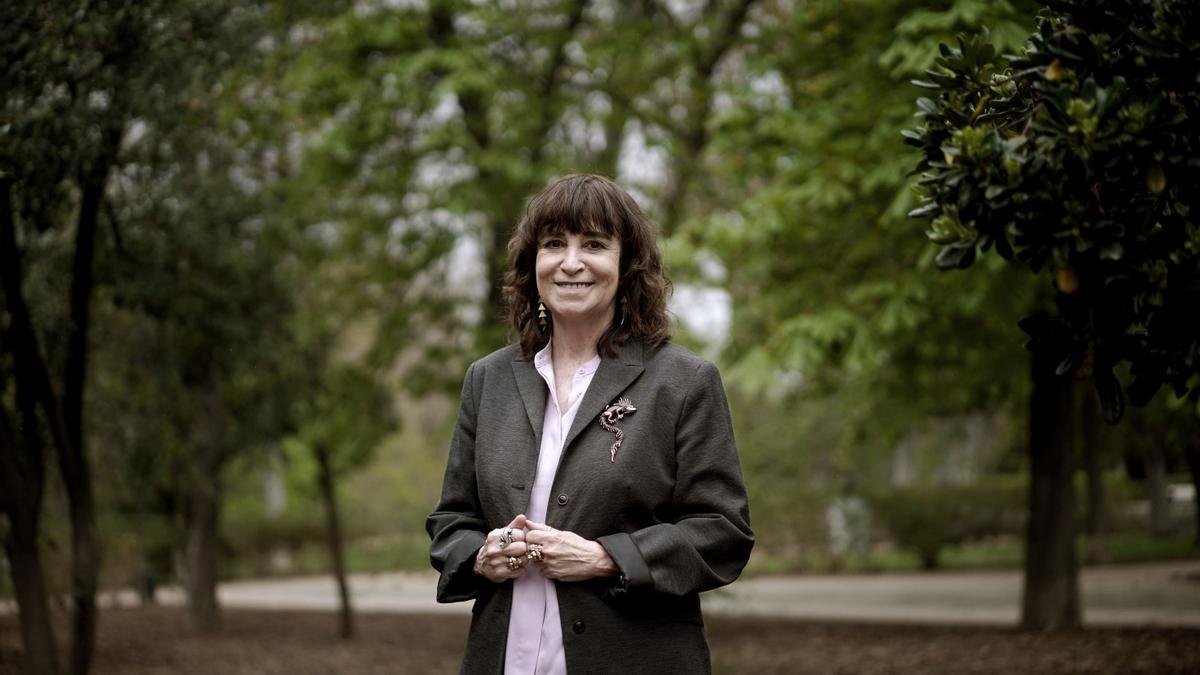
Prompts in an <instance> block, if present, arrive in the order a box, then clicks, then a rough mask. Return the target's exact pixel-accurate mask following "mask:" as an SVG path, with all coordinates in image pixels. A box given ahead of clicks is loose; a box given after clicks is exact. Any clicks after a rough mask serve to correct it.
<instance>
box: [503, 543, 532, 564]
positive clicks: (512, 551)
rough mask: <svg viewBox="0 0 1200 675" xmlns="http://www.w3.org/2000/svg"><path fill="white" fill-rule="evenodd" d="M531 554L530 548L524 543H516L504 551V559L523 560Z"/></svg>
mask: <svg viewBox="0 0 1200 675" xmlns="http://www.w3.org/2000/svg"><path fill="white" fill-rule="evenodd" d="M528 552H529V547H527V546H526V545H525V542H523V541H514V542H513V543H511V544H509V545H508V546H507V547H505V549H504V559H505V560H508V558H509V556H513V557H516V558H523V557H525V554H526V553H528Z"/></svg>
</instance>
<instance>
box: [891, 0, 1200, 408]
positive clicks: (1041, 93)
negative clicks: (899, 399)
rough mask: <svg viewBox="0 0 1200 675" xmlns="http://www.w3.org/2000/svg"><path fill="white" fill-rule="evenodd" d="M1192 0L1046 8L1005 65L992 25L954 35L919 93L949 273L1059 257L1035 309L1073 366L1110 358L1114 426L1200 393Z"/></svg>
mask: <svg viewBox="0 0 1200 675" xmlns="http://www.w3.org/2000/svg"><path fill="white" fill-rule="evenodd" d="M1196 18H1197V9H1196V7H1195V4H1194V3H1191V2H1178V1H1174V0H1122V1H1119V2H1110V3H1103V4H1102V5H1100V6H1097V5H1096V4H1095V3H1091V2H1082V1H1075V0H1063V1H1055V2H1050V3H1048V8H1047V9H1046V10H1045V11H1044V12H1043V13H1042V14H1041V16H1040V19H1039V23H1038V29H1037V31H1036V32H1035V33H1034V34H1033V35H1032V36H1031V38H1030V40H1029V43H1028V46H1027V47H1026V48H1025V49H1024V50H1022V52H1021V53H1020V54H1018V55H1015V56H1008V57H1006V59H1005V60H1004V61H1002V60H1001V59H1000V58H999V57H998V55H997V50H996V49H995V48H994V47H993V46H992V45H991V44H990V43H989V41H988V35H987V33H986V32H984V33H982V34H979V35H974V36H972V37H969V38H968V37H960V38H959V41H958V47H957V48H951V47H948V46H945V45H943V46H942V47H941V54H940V56H939V57H938V58H937V60H936V62H935V64H934V67H933V68H931V69H929V70H928V71H927V77H926V79H925V80H920V81H916V82H915V84H917V85H918V86H920V87H923V88H925V89H928V90H929V91H930V92H931V96H932V98H921V99H920V100H918V102H917V107H918V109H919V113H918V117H919V119H920V122H921V124H920V126H918V127H917V129H916V130H914V131H908V132H906V133H905V135H906V137H907V140H908V142H909V143H910V144H912V145H914V146H916V147H918V148H920V149H921V151H922V153H923V154H924V157H923V159H922V160H921V162H920V164H919V165H918V166H917V168H916V170H915V171H916V172H920V173H921V178H920V180H919V181H918V183H917V190H918V193H919V194H920V195H921V199H922V203H921V205H920V206H919V207H918V208H916V209H914V210H913V211H912V213H911V215H914V216H919V217H926V218H930V219H931V223H930V226H929V230H928V236H929V238H930V239H931V240H933V241H934V242H935V243H936V244H938V245H940V246H941V247H942V249H941V252H940V253H939V254H938V258H937V263H938V266H939V267H942V268H945V269H952V268H959V269H962V268H966V267H969V266H971V265H972V264H973V263H974V261H975V258H976V252H977V251H986V250H989V249H990V248H992V247H995V250H996V252H997V253H998V254H999V255H1000V256H1001V257H1003V258H1005V259H1011V260H1015V261H1017V262H1019V263H1020V264H1021V265H1022V266H1024V267H1027V268H1028V269H1029V270H1031V271H1033V272H1035V273H1036V272H1039V271H1040V270H1042V269H1045V268H1047V267H1049V268H1051V269H1053V270H1056V284H1057V289H1058V293H1057V296H1056V304H1057V312H1056V313H1054V314H1038V315H1034V316H1031V317H1029V318H1027V319H1026V320H1025V321H1023V322H1022V327H1023V328H1024V329H1025V331H1026V332H1027V333H1028V334H1029V335H1030V337H1031V340H1030V349H1033V350H1036V351H1045V353H1047V354H1048V356H1050V357H1052V358H1053V359H1054V361H1055V362H1058V363H1059V366H1058V372H1059V373H1060V374H1061V373H1066V372H1074V371H1075V370H1076V369H1077V368H1078V367H1079V366H1080V365H1081V364H1084V363H1085V362H1087V363H1088V364H1089V365H1093V366H1094V374H1095V378H1096V386H1097V390H1098V393H1099V394H1100V397H1101V401H1102V403H1103V405H1104V410H1105V414H1106V416H1107V417H1108V419H1109V420H1110V421H1115V420H1116V419H1118V418H1119V417H1120V416H1121V414H1122V411H1123V401H1124V397H1123V395H1122V392H1121V388H1120V386H1119V384H1118V381H1117V378H1116V375H1115V374H1114V368H1115V367H1116V366H1117V365H1118V364H1121V363H1123V362H1128V363H1129V364H1130V365H1131V372H1132V375H1133V381H1132V382H1131V383H1130V385H1129V387H1128V395H1129V397H1130V399H1131V400H1132V401H1133V402H1134V403H1135V404H1138V405H1141V404H1144V403H1145V402H1146V401H1148V400H1149V399H1150V398H1151V397H1152V396H1153V395H1154V393H1155V392H1156V391H1157V390H1158V389H1159V387H1160V386H1161V385H1163V384H1169V385H1171V386H1172V387H1173V389H1174V391H1175V394H1176V395H1177V396H1180V397H1182V396H1184V395H1188V396H1189V399H1190V400H1192V401H1197V400H1200V332H1197V331H1196V330H1195V329H1194V328H1193V324H1194V322H1192V321H1191V320H1190V319H1191V316H1190V315H1191V313H1192V312H1193V311H1194V308H1195V307H1197V306H1200V283H1198V282H1197V280H1198V279H1200V227H1198V226H1197V224H1196V220H1195V215H1194V214H1195V208H1196V204H1195V200H1196V191H1195V189H1194V186H1195V185H1197V184H1200V165H1198V164H1197V163H1196V161H1195V157H1196V156H1197V152H1198V151H1200V135H1198V134H1197V132H1196V125H1195V124H1194V120H1195V119H1196V116H1197V115H1198V114H1200V86H1198V84H1197V81H1196V79H1195V77H1193V74H1194V71H1195V64H1196V62H1197V58H1198V57H1200V40H1198V39H1197V38H1196V35H1197V34H1198V29H1197V21H1196Z"/></svg>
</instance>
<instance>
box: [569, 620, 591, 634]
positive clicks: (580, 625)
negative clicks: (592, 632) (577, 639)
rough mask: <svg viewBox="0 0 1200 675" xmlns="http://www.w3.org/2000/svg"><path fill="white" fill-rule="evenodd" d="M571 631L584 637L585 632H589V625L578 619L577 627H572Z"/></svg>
mask: <svg viewBox="0 0 1200 675" xmlns="http://www.w3.org/2000/svg"><path fill="white" fill-rule="evenodd" d="M571 629H572V630H574V631H575V633H576V634H579V635H582V634H583V631H585V630H587V624H585V623H584V622H583V619H578V620H576V621H575V625H573V626H571Z"/></svg>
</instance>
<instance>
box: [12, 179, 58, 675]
mask: <svg viewBox="0 0 1200 675" xmlns="http://www.w3.org/2000/svg"><path fill="white" fill-rule="evenodd" d="M0 286H3V289H4V297H5V300H6V303H5V305H6V307H5V308H6V310H7V313H8V329H7V331H5V333H4V334H3V340H2V341H0V345H2V346H3V350H4V352H7V353H10V354H11V355H12V357H13V359H12V361H13V372H14V373H15V375H16V391H15V396H14V399H15V401H16V404H17V408H18V415H19V416H20V417H19V420H20V421H19V426H20V430H19V431H18V430H17V429H16V428H14V425H13V424H12V422H11V421H10V419H9V416H8V413H7V412H6V411H5V410H4V409H3V408H0V506H3V511H4V513H6V514H7V515H8V520H9V526H8V536H7V537H6V538H5V550H6V551H7V554H8V563H9V572H10V574H11V576H12V580H13V588H14V590H15V592H16V598H17V608H18V611H19V612H20V617H21V639H22V641H23V643H24V645H25V654H26V658H27V659H28V663H29V665H30V666H31V668H33V669H34V671H35V672H45V673H52V674H55V675H56V674H57V673H58V672H59V670H58V652H57V648H56V644H55V639H54V630H53V628H52V626H51V623H50V607H49V603H48V599H47V597H46V584H45V577H44V576H43V574H42V566H41V557H40V552H39V550H38V530H39V523H40V520H41V504H42V495H43V491H44V489H45V479H46V476H45V468H44V464H43V452H42V447H43V446H42V430H41V425H40V424H39V422H38V415H37V408H38V401H39V400H44V398H51V397H52V394H51V392H50V391H49V386H50V385H49V377H48V376H47V374H46V371H45V362H44V361H43V360H42V358H41V350H40V349H39V348H38V344H37V337H36V336H35V334H34V332H33V324H32V321H31V319H30V316H29V310H28V307H26V305H25V295H24V290H23V289H22V283H21V255H20V251H19V250H18V248H17V232H16V218H15V217H14V215H13V204H12V181H11V180H9V179H7V178H0ZM6 376H7V372H6V371H5V370H2V369H0V391H5V390H7V389H8V383H7V382H6V381H4V379H5V378H6ZM2 404H3V401H2V400H0V405H2ZM50 412H51V411H50V410H47V413H50ZM52 425H53V426H54V427H55V428H56V429H57V430H58V431H61V427H60V426H59V425H57V424H54V419H52ZM60 437H61V433H58V434H56V435H55V438H56V439H57V438H60Z"/></svg>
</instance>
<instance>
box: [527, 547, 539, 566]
mask: <svg viewBox="0 0 1200 675" xmlns="http://www.w3.org/2000/svg"><path fill="white" fill-rule="evenodd" d="M528 557H529V559H530V560H532V561H533V562H542V545H541V544H530V545H529V555H528Z"/></svg>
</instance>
